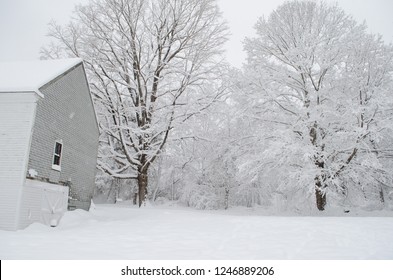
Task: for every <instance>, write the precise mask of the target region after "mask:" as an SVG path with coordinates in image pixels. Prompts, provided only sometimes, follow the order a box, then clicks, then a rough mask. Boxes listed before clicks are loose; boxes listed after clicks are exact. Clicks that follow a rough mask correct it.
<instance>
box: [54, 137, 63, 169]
mask: <svg viewBox="0 0 393 280" xmlns="http://www.w3.org/2000/svg"><path fill="white" fill-rule="evenodd" d="M57 143H59V144H61V152H60V160H59V165H56V164H53V161H54V158H55V155H56V144H57ZM63 149H64V144H63V140H56V141H55V145H54V147H53V154H52V169H53V170H56V171H61V160H62V158H63Z"/></svg>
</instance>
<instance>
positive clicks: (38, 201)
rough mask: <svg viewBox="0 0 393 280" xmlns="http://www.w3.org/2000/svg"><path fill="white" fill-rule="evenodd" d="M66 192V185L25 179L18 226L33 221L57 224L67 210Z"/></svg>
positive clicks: (22, 226)
mask: <svg viewBox="0 0 393 280" xmlns="http://www.w3.org/2000/svg"><path fill="white" fill-rule="evenodd" d="M68 193H69V189H68V187H65V186H60V185H55V184H49V183H45V182H40V181H36V180H30V179H26V182H25V186H24V187H23V194H22V203H21V207H20V217H19V227H18V228H19V229H24V228H26V227H27V226H28V225H30V224H31V223H34V222H40V223H42V224H45V225H48V226H57V225H58V224H59V222H60V219H61V217H62V216H63V215H64V213H65V212H67V208H68Z"/></svg>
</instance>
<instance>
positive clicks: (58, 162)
mask: <svg viewBox="0 0 393 280" xmlns="http://www.w3.org/2000/svg"><path fill="white" fill-rule="evenodd" d="M53 164H54V165H60V157H59V156H58V155H55V156H54V157H53Z"/></svg>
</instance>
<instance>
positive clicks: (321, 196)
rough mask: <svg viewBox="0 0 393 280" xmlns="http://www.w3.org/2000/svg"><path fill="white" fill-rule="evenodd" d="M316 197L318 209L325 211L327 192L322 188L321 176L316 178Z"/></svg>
mask: <svg viewBox="0 0 393 280" xmlns="http://www.w3.org/2000/svg"><path fill="white" fill-rule="evenodd" d="M324 187H326V186H324ZM315 198H316V203H317V208H318V210H319V211H324V210H325V206H326V193H325V192H324V191H323V189H322V182H321V179H320V178H319V177H317V178H315Z"/></svg>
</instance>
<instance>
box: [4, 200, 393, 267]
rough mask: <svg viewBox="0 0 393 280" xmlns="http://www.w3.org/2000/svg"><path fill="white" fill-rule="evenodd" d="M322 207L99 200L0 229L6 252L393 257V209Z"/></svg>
mask: <svg viewBox="0 0 393 280" xmlns="http://www.w3.org/2000/svg"><path fill="white" fill-rule="evenodd" d="M323 215H324V216H310V217H299V216H293V215H292V216H267V215H266V213H262V212H261V211H259V210H255V209H231V210H228V211H198V210H193V209H188V208H182V207H169V206H166V207H164V206H161V207H146V208H144V209H138V208H133V207H128V206H125V205H122V206H119V205H118V206H114V205H98V206H95V209H94V210H92V211H91V212H85V211H82V210H76V211H73V212H68V213H66V215H65V216H64V218H63V219H62V221H61V224H60V225H59V226H58V227H56V228H50V227H47V226H44V225H41V224H33V225H31V226H29V227H28V228H27V229H25V230H22V231H17V232H8V231H0V259H3V260H4V259H146V260H151V259H181V260H192V259H277V260H280V259H283V260H285V259H325V260H326V259H329V260H330V259H354V260H358V259H366V260H372V259H377V260H379V259H388V260H392V259H393V217H391V215H392V214H391V212H385V213H381V212H378V213H369V214H368V217H359V216H356V215H357V214H355V213H352V214H351V215H352V216H345V217H337V216H336V217H335V216H326V215H327V214H326V213H325V214H323ZM381 215H382V216H383V215H385V216H386V215H390V217H382V216H381ZM372 216H374V217H372Z"/></svg>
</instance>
